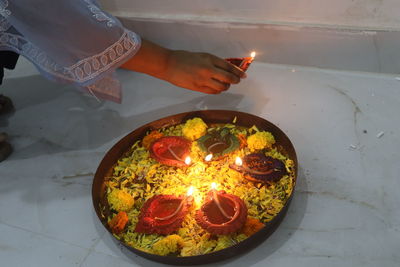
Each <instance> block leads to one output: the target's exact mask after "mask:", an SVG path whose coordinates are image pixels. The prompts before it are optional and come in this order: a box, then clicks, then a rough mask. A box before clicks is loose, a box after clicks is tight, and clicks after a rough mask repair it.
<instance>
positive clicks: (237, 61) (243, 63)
mask: <svg viewBox="0 0 400 267" xmlns="http://www.w3.org/2000/svg"><path fill="white" fill-rule="evenodd" d="M255 56H256V52H251V54H250V57H242V58H226V59H225V60H226V61H228V62H230V63H232V64H233V65H236V66H238V67H239V68H241V69H242V70H243V71H247V69H248V68H249V67H250V64H251V63H252V62H253V60H254V57H255Z"/></svg>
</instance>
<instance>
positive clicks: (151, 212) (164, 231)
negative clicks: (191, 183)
mask: <svg viewBox="0 0 400 267" xmlns="http://www.w3.org/2000/svg"><path fill="white" fill-rule="evenodd" d="M192 192H193V188H192V187H191V188H190V189H189V191H188V194H187V196H180V197H177V196H173V195H156V196H153V197H152V198H150V199H148V200H147V201H146V203H144V205H143V207H142V209H141V210H140V215H139V221H138V223H137V225H136V228H135V232H138V233H145V234H159V235H169V234H171V233H173V232H175V231H176V230H178V229H179V228H180V227H181V225H182V222H183V220H184V218H185V216H186V214H187V213H188V212H189V209H190V207H191V206H192V203H193V197H192V196H191V194H192Z"/></svg>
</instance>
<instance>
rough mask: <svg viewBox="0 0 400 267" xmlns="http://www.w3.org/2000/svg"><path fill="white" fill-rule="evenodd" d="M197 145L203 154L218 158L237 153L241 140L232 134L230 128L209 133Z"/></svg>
mask: <svg viewBox="0 0 400 267" xmlns="http://www.w3.org/2000/svg"><path fill="white" fill-rule="evenodd" d="M197 143H198V145H199V147H200V149H201V150H202V151H203V152H206V153H207V154H208V155H212V157H216V158H218V157H220V156H224V155H226V154H228V153H231V152H233V151H235V150H236V149H238V148H239V145H240V142H239V139H238V138H237V137H236V136H235V135H233V134H231V133H230V131H229V129H228V128H222V129H221V130H218V131H212V132H209V133H208V134H206V135H203V136H202V137H200V138H199V139H198V140H197ZM208 155H207V156H208ZM209 160H211V158H210V159H209ZM206 161H207V159H206Z"/></svg>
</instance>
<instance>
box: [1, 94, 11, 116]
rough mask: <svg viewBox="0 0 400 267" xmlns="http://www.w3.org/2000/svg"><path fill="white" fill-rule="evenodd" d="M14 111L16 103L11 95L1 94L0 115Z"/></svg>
mask: <svg viewBox="0 0 400 267" xmlns="http://www.w3.org/2000/svg"><path fill="white" fill-rule="evenodd" d="M12 111H14V105H13V103H12V101H11V99H10V98H9V97H6V96H4V95H0V115H2V114H6V113H10V112H12Z"/></svg>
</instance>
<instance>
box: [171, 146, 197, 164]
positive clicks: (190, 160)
mask: <svg viewBox="0 0 400 267" xmlns="http://www.w3.org/2000/svg"><path fill="white" fill-rule="evenodd" d="M168 151H169V152H170V153H171V155H172V156H174V158H175V159H176V160H179V161H183V162H185V163H186V165H189V164H190V163H191V162H192V159H191V158H190V157H189V156H187V157H186V158H185V160H182V159H181V158H180V157H178V155H177V154H175V152H174V151H173V150H172V149H171V146H170V145H169V146H168Z"/></svg>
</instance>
